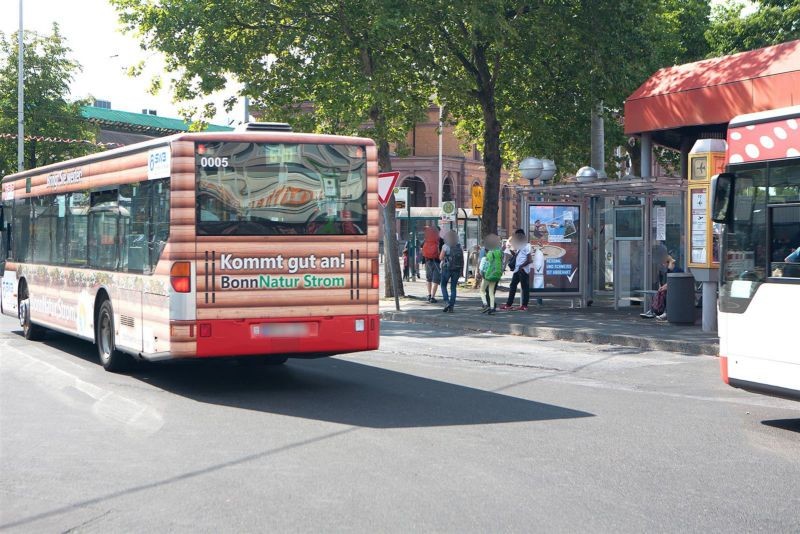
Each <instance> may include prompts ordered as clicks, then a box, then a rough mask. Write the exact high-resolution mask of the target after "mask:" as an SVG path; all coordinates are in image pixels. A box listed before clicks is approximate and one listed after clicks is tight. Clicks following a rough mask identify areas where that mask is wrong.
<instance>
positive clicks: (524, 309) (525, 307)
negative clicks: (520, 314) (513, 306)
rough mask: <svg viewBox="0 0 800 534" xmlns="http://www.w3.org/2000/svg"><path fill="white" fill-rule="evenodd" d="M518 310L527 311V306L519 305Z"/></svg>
mask: <svg viewBox="0 0 800 534" xmlns="http://www.w3.org/2000/svg"><path fill="white" fill-rule="evenodd" d="M519 311H528V307H527V306H520V307H519Z"/></svg>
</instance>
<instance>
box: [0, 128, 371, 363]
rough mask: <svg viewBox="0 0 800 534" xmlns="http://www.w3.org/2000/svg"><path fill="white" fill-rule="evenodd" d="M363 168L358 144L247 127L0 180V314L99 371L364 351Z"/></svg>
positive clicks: (179, 137) (157, 142)
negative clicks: (87, 355) (87, 348)
mask: <svg viewBox="0 0 800 534" xmlns="http://www.w3.org/2000/svg"><path fill="white" fill-rule="evenodd" d="M377 172H378V164H377V153H376V149H375V145H374V143H373V141H372V140H370V139H362V138H356V137H344V136H331V135H315V134H303V133H294V132H292V131H291V129H290V128H289V127H288V125H280V124H272V125H270V124H264V123H261V124H259V123H254V124H249V125H246V126H245V127H242V128H240V129H237V131H232V132H222V133H216V132H215V133H181V134H176V135H173V136H169V137H163V138H159V139H153V140H150V141H146V142H144V143H139V144H135V145H130V146H126V147H123V148H118V149H114V150H109V151H107V152H102V153H98V154H93V155H89V156H85V157H81V158H77V159H73V160H70V161H64V162H62V163H57V164H53V165H48V166H46V167H41V168H37V169H32V170H28V171H24V172H20V173H17V174H12V175H9V176H6V177H5V178H3V180H2V207H1V208H0V210H1V211H0V222H2V224H0V228H2V234H0V236H1V237H2V239H1V241H2V244H0V272H2V298H0V311H2V313H4V314H6V315H10V316H13V317H17V318H19V322H20V325H21V327H22V332H23V334H24V336H25V338H26V339H29V340H36V339H40V338H41V337H42V336H43V335H44V334H45V332H46V331H47V330H54V331H58V332H62V333H66V334H69V335H73V336H77V337H79V338H83V339H86V340H89V341H91V342H93V343H95V345H96V346H97V352H98V355H99V359H100V362H101V363H102V364H103V366H104V367H105V368H106V369H107V370H109V371H118V370H121V369H124V368H125V366H126V364H128V363H130V361H131V360H132V359H142V360H149V361H158V360H167V359H178V358H213V357H243V358H241V360H242V361H249V362H255V361H260V362H264V363H283V362H285V361H286V359H287V358H288V357H317V356H329V355H334V354H342V353H349V352H355V351H364V350H372V349H376V348H377V347H378V343H379V329H380V325H379V321H378V277H379V272H378V214H377V207H378V198H377Z"/></svg>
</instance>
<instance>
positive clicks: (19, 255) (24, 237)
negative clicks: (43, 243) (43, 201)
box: [11, 198, 31, 263]
mask: <svg viewBox="0 0 800 534" xmlns="http://www.w3.org/2000/svg"><path fill="white" fill-rule="evenodd" d="M30 239H31V199H30V198H20V199H16V200H14V237H13V238H12V240H11V241H12V251H11V253H12V255H13V257H14V260H15V261H18V262H21V263H24V262H30V261H31V247H30Z"/></svg>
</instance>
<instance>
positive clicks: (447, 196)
mask: <svg viewBox="0 0 800 534" xmlns="http://www.w3.org/2000/svg"><path fill="white" fill-rule="evenodd" d="M448 200H455V196H454V192H453V179H452V178H450V176H447V177H446V178H445V179H444V182H443V183H442V202H446V201H448Z"/></svg>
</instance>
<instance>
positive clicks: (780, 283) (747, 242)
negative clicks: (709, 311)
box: [714, 106, 800, 399]
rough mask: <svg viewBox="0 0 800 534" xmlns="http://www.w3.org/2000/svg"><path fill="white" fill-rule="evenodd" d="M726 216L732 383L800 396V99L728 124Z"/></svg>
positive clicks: (726, 365) (725, 333) (723, 341)
mask: <svg viewBox="0 0 800 534" xmlns="http://www.w3.org/2000/svg"><path fill="white" fill-rule="evenodd" d="M714 220H715V221H716V222H724V223H725V230H724V234H723V239H722V256H721V257H722V262H721V268H720V291H719V335H720V366H721V372H722V378H723V380H724V381H725V382H726V383H728V384H730V385H731V386H734V387H738V388H742V389H746V390H749V391H754V392H758V393H763V394H766V395H773V396H779V397H785V398H793V399H800V342H798V327H799V326H800V253H798V254H793V251H796V250H797V249H798V247H800V106H794V107H791V108H783V109H776V110H772V111H767V112H762V113H754V114H750V115H743V116H741V117H737V118H735V119H734V120H733V121H731V123H730V125H729V128H728V173H726V174H723V175H720V176H719V177H718V179H717V190H716V193H715V206H714Z"/></svg>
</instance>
